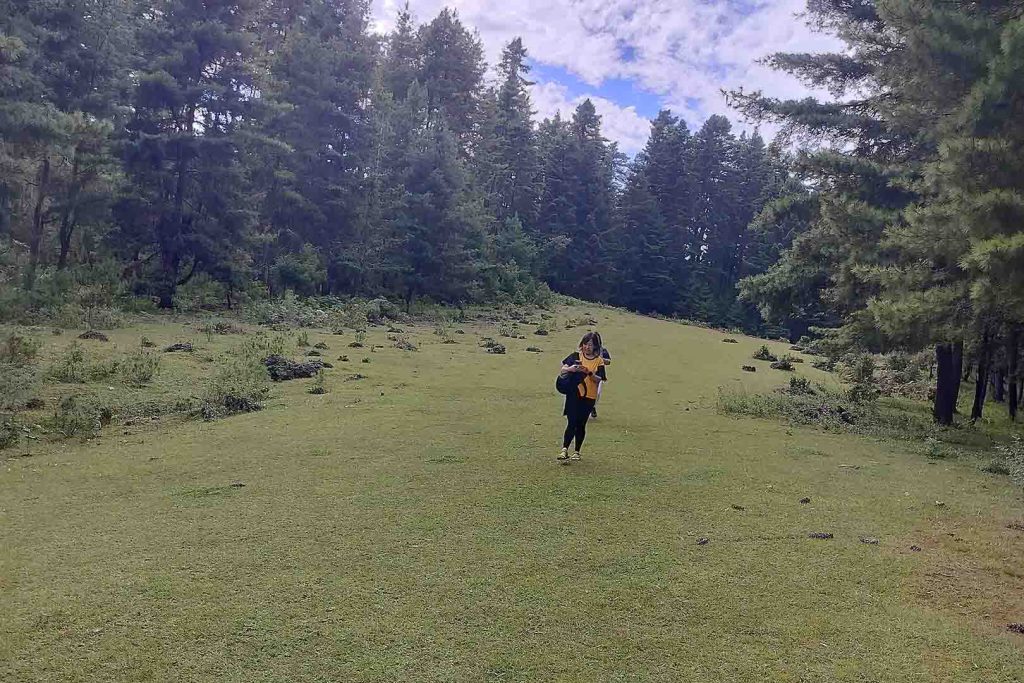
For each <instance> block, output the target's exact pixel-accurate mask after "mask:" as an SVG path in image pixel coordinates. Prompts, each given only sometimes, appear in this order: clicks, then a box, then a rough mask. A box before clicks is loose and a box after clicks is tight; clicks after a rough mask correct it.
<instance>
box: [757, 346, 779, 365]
mask: <svg viewBox="0 0 1024 683" xmlns="http://www.w3.org/2000/svg"><path fill="white" fill-rule="evenodd" d="M754 360H766V361H771V362H772V363H774V362H776V361H777V360H779V358H778V356H776V355H775V354H774V353H772V352H771V350H770V349H769V348H768V346H767V345H762V346H761V348H759V349H758V350H757V352H755V353H754Z"/></svg>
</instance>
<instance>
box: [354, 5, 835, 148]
mask: <svg viewBox="0 0 1024 683" xmlns="http://www.w3.org/2000/svg"><path fill="white" fill-rule="evenodd" d="M374 2H375V4H374V8H373V13H374V19H375V22H376V27H377V30H379V31H381V32H384V31H387V30H388V29H389V28H390V26H391V25H392V24H393V21H394V17H395V14H396V13H397V11H398V9H399V8H400V6H401V5H403V4H404V2H405V0H374ZM805 2H806V0H774V1H771V2H765V1H751V0H718V1H712V0H410V2H409V5H410V7H411V9H412V11H413V14H414V15H415V16H416V19H417V20H418V21H420V22H425V21H429V20H430V19H431V18H432V17H433V16H435V15H436V14H437V13H438V12H439V11H440V10H441V9H442V8H443V7H445V6H448V7H452V8H453V9H455V10H456V11H457V12H458V13H459V16H460V18H461V19H462V21H463V22H464V23H466V24H467V25H468V26H471V27H473V28H476V29H478V31H479V34H480V38H481V41H482V42H483V44H484V48H485V50H486V52H487V58H488V61H489V62H490V63H491V64H493V63H495V62H496V61H497V58H498V55H499V54H500V53H501V49H502V47H503V46H504V45H505V44H506V43H507V42H508V41H509V40H511V39H513V38H515V37H517V36H519V37H521V38H522V39H523V42H524V44H525V45H526V48H527V50H528V52H529V54H530V59H531V64H532V66H533V72H532V78H533V80H534V81H535V82H536V84H535V85H534V86H533V89H532V91H531V96H532V99H533V104H534V108H535V109H536V110H537V115H538V118H542V117H545V116H551V115H553V114H554V113H555V112H556V111H560V112H562V113H563V115H568V114H570V113H571V111H572V109H573V108H575V106H576V105H577V104H578V103H579V102H580V101H582V100H583V99H584V98H586V97H589V98H591V99H592V100H593V101H594V104H595V106H596V107H597V110H598V113H599V114H601V116H602V119H603V130H604V133H605V136H606V137H608V138H610V139H613V140H616V141H617V142H618V143H619V146H620V148H621V149H622V150H623V151H625V152H627V153H629V154H634V153H635V152H637V151H638V150H639V149H640V148H641V147H642V146H643V144H644V141H645V140H646V138H647V134H648V130H649V128H650V119H651V118H653V117H654V116H655V115H657V113H658V110H659V109H661V108H667V109H671V110H672V111H673V112H674V113H675V114H677V115H679V116H681V117H683V118H684V119H685V120H686V121H687V123H688V124H689V125H690V127H691V128H697V127H699V126H700V125H701V124H702V123H703V121H704V120H705V119H706V118H707V117H708V116H710V115H712V114H725V115H727V116H729V118H730V119H732V120H733V121H734V123H735V124H736V125H737V127H738V128H752V127H753V124H750V123H749V122H743V121H741V120H740V119H739V117H738V116H737V114H736V113H735V112H733V111H730V110H729V108H728V106H727V105H726V103H725V99H724V97H723V95H722V93H721V91H722V89H726V90H732V89H737V88H741V87H742V88H744V89H745V90H763V91H765V92H768V93H772V94H774V95H776V96H779V97H803V96H806V95H807V94H809V93H810V91H809V90H808V89H807V88H806V87H804V86H803V85H802V84H800V83H799V82H797V81H795V80H794V79H792V78H790V77H787V76H785V75H783V74H779V73H776V72H773V71H771V70H770V69H768V68H766V67H764V66H763V65H761V64H759V62H758V60H760V59H761V58H763V57H765V56H767V55H769V54H772V53H774V52H804V51H810V52H819V51H827V50H837V49H841V45H840V44H839V43H838V42H837V41H836V40H835V39H834V38H832V37H830V36H824V35H821V34H816V33H814V32H812V31H811V30H810V29H809V28H808V27H807V25H806V22H805V20H804V19H803V18H801V17H800V16H798V15H799V14H800V13H801V12H803V11H804V10H805ZM761 132H762V133H764V134H765V135H766V136H768V137H770V136H771V135H772V133H773V132H774V131H773V130H772V129H771V127H768V128H762V131H761Z"/></svg>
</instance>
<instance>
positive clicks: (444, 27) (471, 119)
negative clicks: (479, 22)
mask: <svg viewBox="0 0 1024 683" xmlns="http://www.w3.org/2000/svg"><path fill="white" fill-rule="evenodd" d="M418 47H419V55H420V59H419V67H420V70H419V75H418V80H419V82H420V83H421V84H423V86H424V87H425V88H426V90H427V96H428V102H429V110H430V113H431V115H432V116H434V117H440V118H443V119H444V120H445V121H447V122H448V124H447V125H448V127H449V129H450V130H451V132H452V134H453V135H454V136H455V140H456V142H457V144H458V147H459V152H460V154H461V155H462V156H463V158H468V156H469V153H470V150H471V148H472V147H473V145H474V144H475V143H476V140H475V134H476V133H477V129H478V127H479V125H480V99H481V98H482V97H483V78H484V70H485V65H484V56H483V55H484V52H483V46H482V45H481V44H480V38H479V37H478V36H477V35H475V34H474V33H471V32H470V31H469V29H467V28H466V27H465V26H464V25H463V23H462V22H461V21H460V20H459V17H458V13H456V12H455V11H454V10H450V9H447V8H445V9H443V10H441V13H440V14H438V15H437V17H435V18H434V20H433V21H431V22H430V23H429V24H426V25H424V26H421V27H420V29H419V32H418Z"/></svg>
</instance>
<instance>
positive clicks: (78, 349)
mask: <svg viewBox="0 0 1024 683" xmlns="http://www.w3.org/2000/svg"><path fill="white" fill-rule="evenodd" d="M46 376H47V377H48V378H49V379H52V380H55V381H57V382H84V381H85V376H86V362H85V351H84V350H82V345H81V344H79V343H78V342H76V341H75V342H71V344H70V345H69V346H68V347H67V348H66V349H64V352H63V353H62V354H61V355H60V356H59V357H58V358H57V360H56V361H54V363H53V365H51V366H50V368H49V370H47V371H46Z"/></svg>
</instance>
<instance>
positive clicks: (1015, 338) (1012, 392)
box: [1006, 325, 1020, 421]
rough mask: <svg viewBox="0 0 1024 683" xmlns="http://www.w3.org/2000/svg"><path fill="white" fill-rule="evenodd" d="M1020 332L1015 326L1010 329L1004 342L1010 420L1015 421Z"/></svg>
mask: <svg viewBox="0 0 1024 683" xmlns="http://www.w3.org/2000/svg"><path fill="white" fill-rule="evenodd" d="M1019 335H1020V330H1019V329H1018V328H1017V326H1016V325H1014V326H1012V327H1011V328H1010V335H1009V339H1008V340H1007V342H1006V357H1007V358H1009V366H1010V367H1009V369H1008V371H1007V379H1009V381H1010V387H1009V392H1008V398H1009V410H1010V419H1011V420H1014V421H1016V419H1017V401H1018V400H1019V399H1020V396H1019V394H1018V393H1017V382H1018V379H1017V352H1018V350H1019V348H1018V347H1019V342H1020V336H1019Z"/></svg>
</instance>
